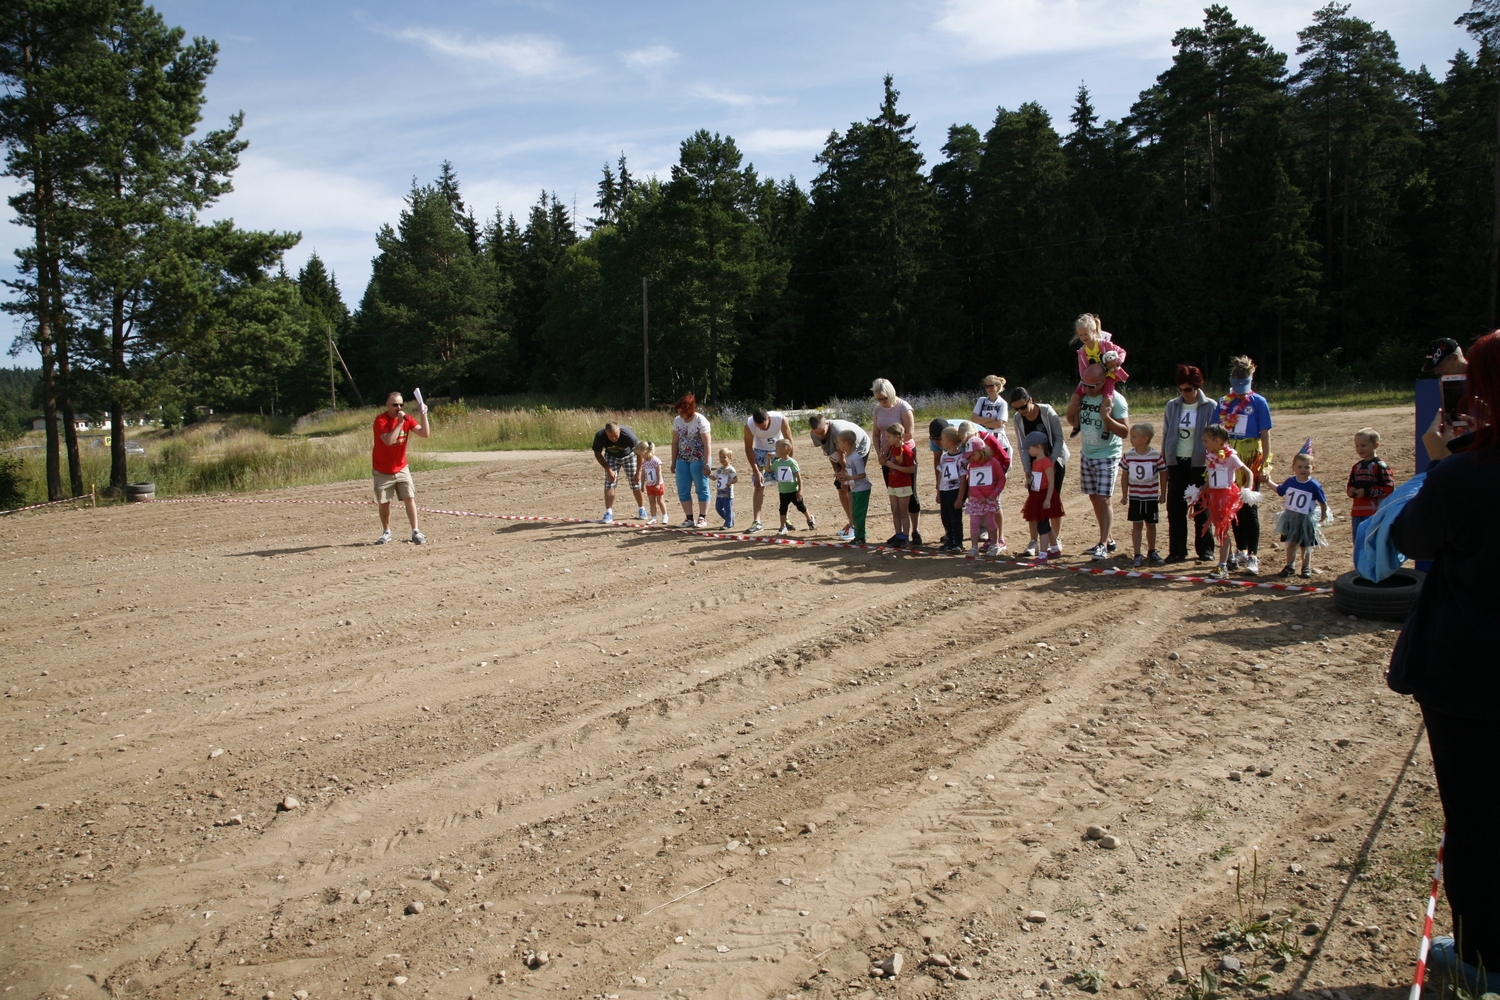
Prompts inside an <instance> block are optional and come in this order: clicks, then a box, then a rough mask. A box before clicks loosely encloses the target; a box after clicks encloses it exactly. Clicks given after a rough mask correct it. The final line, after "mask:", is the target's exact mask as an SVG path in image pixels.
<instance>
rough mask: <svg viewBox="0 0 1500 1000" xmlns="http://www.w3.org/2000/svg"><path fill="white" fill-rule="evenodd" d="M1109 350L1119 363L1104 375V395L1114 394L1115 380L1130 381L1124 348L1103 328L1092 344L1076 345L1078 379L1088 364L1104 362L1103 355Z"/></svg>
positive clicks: (1081, 377)
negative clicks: (1126, 368)
mask: <svg viewBox="0 0 1500 1000" xmlns="http://www.w3.org/2000/svg"><path fill="white" fill-rule="evenodd" d="M1111 351H1112V352H1114V354H1115V355H1116V357H1115V360H1116V361H1117V362H1118V363H1119V367H1118V368H1116V369H1114V370H1113V371H1109V372H1107V373H1106V374H1105V376H1104V395H1106V396H1113V395H1114V394H1115V384H1116V383H1117V382H1128V381H1130V373H1129V372H1127V371H1126V370H1125V348H1123V347H1121V346H1120V345H1119V344H1117V343H1115V339H1114V336H1113V335H1112V334H1110V333H1108V332H1106V331H1104V330H1100V331H1099V339H1098V340H1097V341H1095V342H1094V344H1093V345H1092V346H1091V345H1088V344H1079V345H1078V378H1079V379H1080V380H1082V379H1083V373H1084V372H1085V371H1087V370H1088V367H1089V365H1092V364H1101V365H1102V364H1104V356H1105V355H1106V354H1109V353H1110V352H1111ZM1107 367H1108V366H1106V368H1107ZM1080 390H1081V387H1080Z"/></svg>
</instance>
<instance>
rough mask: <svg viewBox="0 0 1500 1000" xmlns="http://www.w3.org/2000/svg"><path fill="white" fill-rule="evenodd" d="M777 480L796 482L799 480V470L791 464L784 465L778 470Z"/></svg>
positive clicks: (780, 481) (779, 481)
mask: <svg viewBox="0 0 1500 1000" xmlns="http://www.w3.org/2000/svg"><path fill="white" fill-rule="evenodd" d="M776 481H777V482H778V483H795V482H796V481H797V470H796V469H793V468H792V467H791V466H789V465H783V466H780V467H778V468H777V470H776Z"/></svg>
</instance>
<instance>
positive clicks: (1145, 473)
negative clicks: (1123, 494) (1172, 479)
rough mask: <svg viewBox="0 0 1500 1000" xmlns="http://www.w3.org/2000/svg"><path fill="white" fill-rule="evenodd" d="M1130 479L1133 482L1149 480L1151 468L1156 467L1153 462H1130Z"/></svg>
mask: <svg viewBox="0 0 1500 1000" xmlns="http://www.w3.org/2000/svg"><path fill="white" fill-rule="evenodd" d="M1129 465H1130V481H1131V482H1133V483H1145V482H1150V480H1151V478H1152V476H1151V470H1152V469H1154V468H1155V467H1156V463H1154V462H1130V463H1129Z"/></svg>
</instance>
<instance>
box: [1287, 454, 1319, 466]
mask: <svg viewBox="0 0 1500 1000" xmlns="http://www.w3.org/2000/svg"><path fill="white" fill-rule="evenodd" d="M1298 462H1306V463H1307V467H1308V468H1309V469H1311V468H1313V467H1314V466H1313V457H1312V456H1311V455H1309V454H1308V453H1307V452H1305V451H1299V452H1297V454H1295V455H1293V456H1292V468H1294V469H1295V468H1296V467H1297V463H1298Z"/></svg>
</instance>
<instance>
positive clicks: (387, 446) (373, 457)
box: [370, 392, 432, 545]
mask: <svg viewBox="0 0 1500 1000" xmlns="http://www.w3.org/2000/svg"><path fill="white" fill-rule="evenodd" d="M417 395H418V396H420V395H421V393H420V392H418V393H417ZM403 405H404V402H403V400H402V398H401V393H399V392H393V393H391V394H390V395H389V396H387V397H385V409H384V410H382V411H381V412H380V413H377V414H375V425H374V436H375V445H374V448H373V450H372V451H371V453H370V469H371V471H372V473H373V475H374V479H375V502H376V503H377V504H379V505H380V537H379V538H377V539H375V544H376V545H384V544H386V543H387V542H389V541H390V540H391V494H392V493H394V494H395V495H396V498H397V499H398V500H400V501H401V503H402V505H403V506H405V507H406V519H407V520H408V521H410V522H411V541H412V544H413V545H421V544H422V543H423V542H425V541H427V536H426V535H424V534H422V532H421V531H420V530H418V528H417V499H416V491H415V490H414V489H413V488H412V481H411V469H409V468H408V467H407V464H406V439H407V437H408V435H410V434H411V433H412V432H415V433H417V434H418V435H419V436H421V437H424V438H425V437H431V436H432V424H431V422H430V421H429V420H428V419H427V404H426V403H423V404H422V419H421V420H418V419H417V418H416V417H413V416H411V415H410V414H409V413H407V412H406V411H405V410H403V409H402V406H403Z"/></svg>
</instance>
